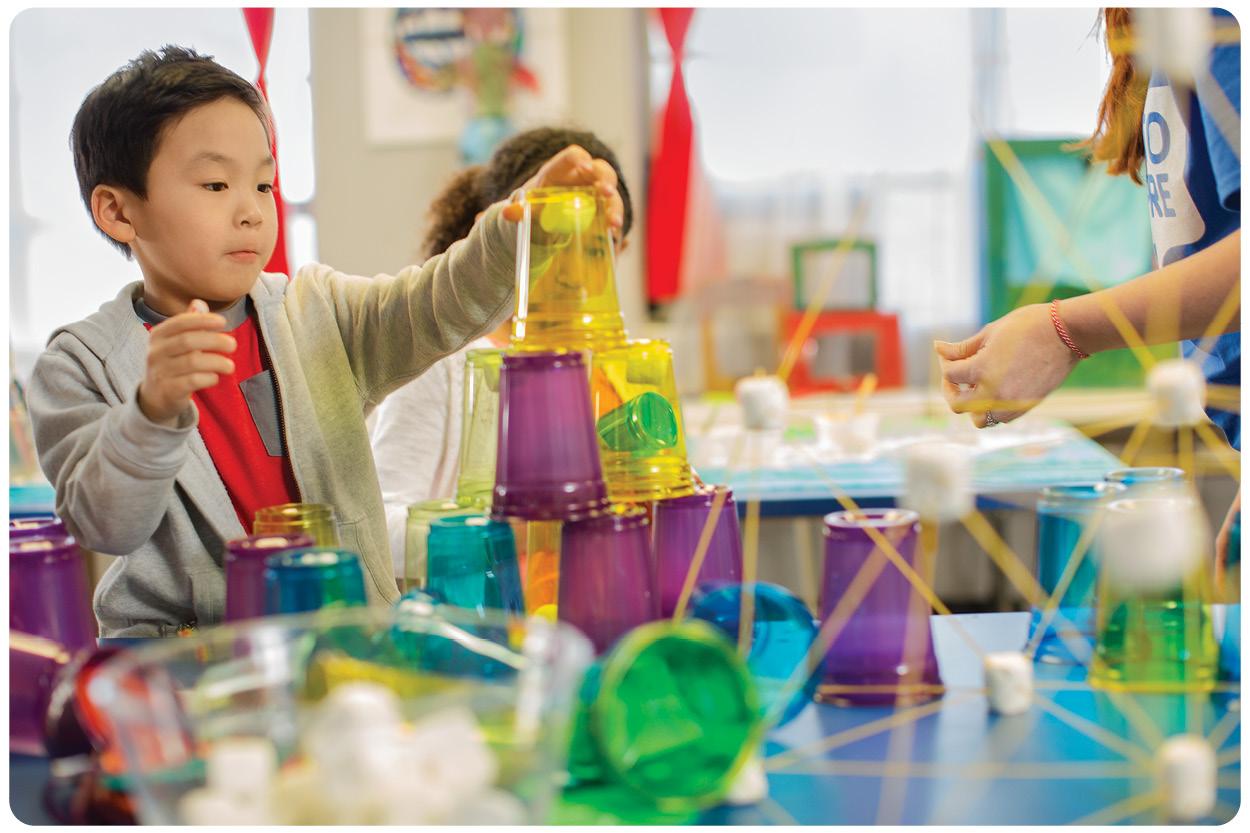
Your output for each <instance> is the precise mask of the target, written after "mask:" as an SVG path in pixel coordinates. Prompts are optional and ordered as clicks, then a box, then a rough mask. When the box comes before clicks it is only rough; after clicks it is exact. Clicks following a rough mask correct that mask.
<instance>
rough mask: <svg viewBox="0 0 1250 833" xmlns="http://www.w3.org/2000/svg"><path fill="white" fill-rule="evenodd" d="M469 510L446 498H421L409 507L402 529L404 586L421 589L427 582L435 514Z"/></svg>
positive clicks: (453, 514) (441, 516) (462, 512)
mask: <svg viewBox="0 0 1250 833" xmlns="http://www.w3.org/2000/svg"><path fill="white" fill-rule="evenodd" d="M472 514H474V512H473V510H472V509H471V508H470V507H468V506H462V505H461V504H460V503H459V502H457V501H454V500H447V499H445V498H440V499H436V500H423V501H421V502H420V503H414V504H412V506H409V507H408V523H407V526H406V527H405V532H404V576H403V579H404V589H405V590H411V589H414V588H415V589H418V590H420V589H423V588H424V587H425V586H426V578H427V564H428V558H429V537H430V522H431V521H433V520H434V519H435V518H450V517H454V516H456V515H472Z"/></svg>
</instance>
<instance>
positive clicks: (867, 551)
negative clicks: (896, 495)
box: [816, 509, 942, 705]
mask: <svg viewBox="0 0 1250 833" xmlns="http://www.w3.org/2000/svg"><path fill="white" fill-rule="evenodd" d="M919 519H920V516H919V515H918V514H917V513H915V512H912V511H910V510H905V509H863V510H860V511H858V512H834V513H831V514H829V515H826V516H825V518H824V521H825V529H824V534H825V570H824V579H823V581H822V584H821V594H820V616H821V621H822V622H824V621H827V620H828V618H829V616H830V614H831V613H832V612H833V609H834V607H835V606H836V605H837V604H838V602H839V601H840V600H841V599H842V597H843V596H844V595H845V594H846V593H847V591H848V589H849V588H850V587H851V583H852V581H853V580H854V579H855V576H856V574H857V573H858V572H859V570H860V568H861V567H863V565H864V564H865V563H866V562H867V561H868V560H869V558H870V556H872V554H873V551H874V550H876V548H877V545H876V543H875V542H874V541H873V539H872V537H870V536H869V534H868V532H867V531H866V530H867V529H869V528H872V529H874V530H876V531H877V532H879V533H881V534H882V535H884V536H885V538H886V539H887V540H888V541H889V542H890V543H891V544H892V545H893V546H894V548H895V549H896V550H898V554H899V555H900V556H902V558H903V560H904V561H906V562H907V563H908V564H909V565H910V566H912V567H913V568H916V571H917V572H918V573H920V575H921V576H922V577H923V576H924V574H925V570H923V569H919V568H918V567H917V564H916V542H917V538H918V534H919V530H920V524H919ZM882 564H883V566H882V568H881V571H880V573H879V574H878V575H877V577H876V578H875V580H873V581H872V582H871V584H870V585H869V587H868V590H867V592H866V593H865V594H864V596H863V599H862V600H861V601H860V602H859V603H858V604H857V605H856V606H855V607H854V608H853V609H852V611H851V613H850V617H849V618H848V619H847V621H846V624H845V626H844V627H843V628H842V630H841V632H840V633H839V634H838V636H837V638H835V639H834V641H833V644H832V645H830V646H829V651H828V652H827V653H826V654H825V658H824V665H823V668H822V671H821V682H820V686H819V687H818V688H817V690H816V699H817V700H819V701H820V702H823V703H835V704H838V705H861V704H865V705H867V704H889V703H896V702H898V703H914V702H921V701H924V700H928V699H930V698H932V697H934V696H937V695H939V694H941V693H942V677H941V675H940V674H939V672H938V664H937V657H936V656H935V655H934V653H933V636H932V633H931V632H930V630H929V604H928V602H927V601H925V599H924V597H923V596H921V595H920V593H919V592H917V591H916V589H915V588H913V587H912V585H911V583H910V582H909V581H908V580H907V578H906V576H904V575H903V574H902V572H900V571H899V570H898V568H897V567H895V566H894V565H893V564H892V563H890V562H889V561H888V560H885V559H884V558H882Z"/></svg>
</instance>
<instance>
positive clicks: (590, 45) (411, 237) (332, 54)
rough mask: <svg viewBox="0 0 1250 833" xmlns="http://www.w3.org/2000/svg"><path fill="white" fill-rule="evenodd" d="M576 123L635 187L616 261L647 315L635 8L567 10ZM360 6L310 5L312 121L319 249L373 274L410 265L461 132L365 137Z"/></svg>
mask: <svg viewBox="0 0 1250 833" xmlns="http://www.w3.org/2000/svg"><path fill="white" fill-rule="evenodd" d="M566 14H567V19H566V33H567V43H566V44H565V48H567V49H568V66H569V67H570V68H571V70H572V72H571V77H570V110H569V119H568V122H567V123H568V124H569V125H571V126H576V127H580V128H586V129H590V130H593V131H594V132H595V133H596V134H598V135H599V137H600V138H602V139H603V140H604V142H606V143H607V144H608V145H610V146H611V147H612V148H613V149H614V150H615V151H616V153H617V155H618V157H619V158H620V161H621V166H622V168H623V169H624V172H625V176H626V179H627V181H628V183H629V185H630V189H631V192H632V194H633V195H634V200H635V202H634V218H635V226H634V228H635V230H634V231H633V232H632V233H631V245H630V247H629V249H628V250H627V251H626V252H625V253H624V254H623V255H622V256H621V259H620V261H619V264H618V272H619V274H618V279H619V281H620V295H621V305H622V308H623V311H624V313H625V318H626V322H627V324H629V325H635V324H637V325H639V326H641V325H642V323H643V319H644V312H643V310H644V305H643V286H642V257H641V253H642V252H643V251H644V246H643V240H642V233H641V232H642V229H641V226H642V209H643V204H642V203H643V199H644V197H645V193H646V188H645V182H644V180H643V170H644V164H645V163H644V153H645V146H646V125H647V123H648V119H647V111H648V106H649V105H648V102H647V86H646V55H647V51H646V44H645V22H644V19H643V12H642V11H641V10H639V9H568V10H566ZM359 21H360V12H359V10H356V9H314V10H312V12H311V21H310V33H311V41H312V95H313V130H314V145H315V151H314V152H315V160H316V172H317V197H316V207H315V211H316V217H317V236H318V257H319V258H320V259H321V260H322V261H324V262H326V263H330V264H333V265H334V266H335V267H337V268H339V269H343V270H345V271H349V272H353V273H356V274H364V275H371V274H375V273H377V272H383V271H390V272H393V271H395V270H396V269H398V268H400V267H402V266H404V265H406V264H408V263H411V262H412V261H413V260H414V259H415V258H416V256H417V249H418V246H419V244H420V241H421V238H422V236H423V234H424V231H425V226H426V223H425V216H424V215H425V211H426V209H427V208H428V206H429V204H430V201H431V200H432V199H433V198H434V196H435V195H436V194H437V193H438V192H439V190H440V189H441V188H442V187H443V185H444V184H445V183H446V181H447V180H448V179H449V178H450V176H451V175H452V174H453V173H454V172H455V171H456V170H457V169H458V168H459V167H460V166H461V163H460V159H459V153H458V151H457V149H456V146H455V143H454V142H445V143H430V144H419V145H418V144H413V145H410V146H399V147H381V146H374V145H371V144H370V143H369V142H368V140H367V138H366V135H365V125H364V110H363V107H364V105H363V101H362V96H361V93H360V83H361V80H360V79H361V68H360V62H359V57H358V54H357V44H358V43H359V31H358V27H359Z"/></svg>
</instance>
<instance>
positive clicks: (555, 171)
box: [503, 145, 625, 238]
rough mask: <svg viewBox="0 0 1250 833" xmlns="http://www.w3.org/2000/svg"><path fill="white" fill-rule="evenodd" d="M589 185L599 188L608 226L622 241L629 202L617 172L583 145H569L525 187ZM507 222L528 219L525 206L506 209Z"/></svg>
mask: <svg viewBox="0 0 1250 833" xmlns="http://www.w3.org/2000/svg"><path fill="white" fill-rule="evenodd" d="M579 185H580V186H587V187H591V188H595V189H597V190H598V191H599V193H600V194H602V195H603V198H604V201H605V202H606V203H607V212H608V227H609V228H610V229H611V230H612V233H613V237H614V238H619V237H620V231H621V227H622V226H623V225H624V223H625V203H624V202H622V201H621V195H620V193H619V192H618V191H617V190H616V171H615V170H613V169H612V166H611V165H609V164H608V163H607V162H605V161H604V160H602V159H596V158H594V157H593V156H591V155H590V152H589V151H587V150H586V149H585V148H583V147H581V146H580V145H569V146H568V147H566V148H565V149H564V150H562V151H560V152H559V153H557V154H556V155H555V156H553V157H551V158H550V159H548V160H547V161H546V162H544V163H543V166H542V167H541V168H539V169H538V172H537V173H535V174H534V175H533V176H532V177H530V179H529V181H528V182H526V183H525V184H524V185H523V186H522V188H524V189H529V188H549V187H560V186H564V187H572V186H579ZM503 216H504V218H505V219H508V220H511V221H512V222H514V223H517V222H520V221H521V219H522V218H523V217H524V216H525V207H524V206H522V205H521V204H520V203H517V202H514V203H512V204H511V205H508V206H505V207H504V210H503Z"/></svg>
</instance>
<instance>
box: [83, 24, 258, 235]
mask: <svg viewBox="0 0 1250 833" xmlns="http://www.w3.org/2000/svg"><path fill="white" fill-rule="evenodd" d="M226 97H230V98H236V99H238V100H239V101H241V102H243V103H244V104H246V105H247V106H248V107H251V108H252V111H253V112H255V113H256V117H257V118H259V119H260V121H261V124H263V125H264V127H265V133H266V135H268V136H270V137H272V135H273V133H272V130H271V120H270V115H269V107H268V106H267V105H266V104H265V99H264V97H263V96H261V93H260V90H258V89H257V88H256V86H255V85H253V84H252V83H250V82H249V81H247V80H246V79H244V78H242V77H240V76H239V75H237V74H235V73H234V72H231V71H230V70H228V69H226V68H225V67H223V66H222V65H221V64H219V63H217V62H216V61H214V60H213V59H212V56H211V55H200V54H198V53H196V52H195V51H193V50H191V49H185V48H183V47H181V46H165V47H162V48H161V49H160V50H158V51H156V52H153V51H151V50H144V51H143V52H142V53H140V54H139V57H137V58H135V59H134V60H132V61H131V62H130V63H128V64H126V66H124V67H122V68H121V69H119V70H117V71H116V72H114V73H113V74H112V75H110V76H109V77H108V78H106V79H104V82H103V83H101V84H100V85H99V86H98V87H96V88H95V89H93V90H92V91H91V92H90V93H88V94H87V98H86V99H85V100H84V101H83V103H82V106H80V107H79V108H78V114H77V115H76V116H74V126H73V128H72V130H71V131H70V146H71V147H72V148H73V151H74V172H75V173H76V174H77V176H78V191H79V193H80V194H81V195H82V201H83V203H84V204H85V205H86V206H87V211H88V212H90V211H91V192H92V191H94V190H95V187H96V186H97V185H116V186H119V187H121V188H125V189H127V190H129V191H132V192H133V193H135V194H137V195H138V196H139V197H140V198H141V199H146V198H147V185H148V168H149V167H151V165H152V158H153V157H154V156H155V155H156V148H157V144H158V143H159V142H160V139H161V135H162V131H163V130H164V129H165V128H166V127H168V126H169V125H171V124H172V123H174V122H176V121H177V120H178V119H180V118H181V117H182V116H184V115H185V114H186V113H187V112H188V111H190V110H192V109H194V108H196V107H199V106H200V105H203V104H209V103H211V102H214V101H217V100H218V99H221V98H226ZM100 233H101V234H104V232H103V231H101V232H100ZM104 236H105V239H107V240H108V241H109V242H110V243H112V244H113V245H114V246H116V247H117V248H118V249H119V250H121V252H122V253H123V254H125V255H126V257H130V247H129V246H127V245H126V244H125V243H119V242H117V241H116V240H114V239H113V238H111V237H109V236H108V235H107V234H105V235H104Z"/></svg>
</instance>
